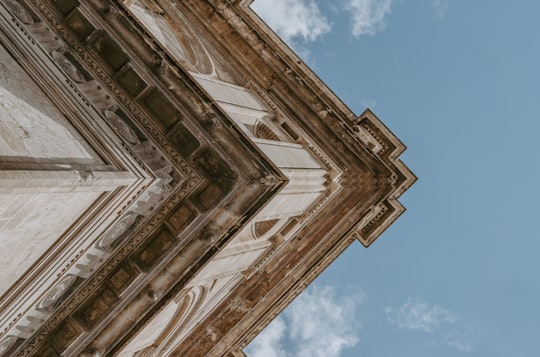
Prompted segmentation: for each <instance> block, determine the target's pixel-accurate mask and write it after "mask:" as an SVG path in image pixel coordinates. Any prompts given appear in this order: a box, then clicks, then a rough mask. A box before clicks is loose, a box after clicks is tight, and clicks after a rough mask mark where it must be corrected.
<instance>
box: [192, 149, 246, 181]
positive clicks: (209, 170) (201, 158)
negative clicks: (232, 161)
mask: <svg viewBox="0 0 540 357" xmlns="http://www.w3.org/2000/svg"><path fill="white" fill-rule="evenodd" d="M193 161H194V162H195V164H197V165H198V167H199V168H200V169H201V170H202V171H203V172H204V173H205V177H207V178H216V179H234V178H236V175H235V174H234V172H233V171H232V170H231V168H230V167H229V166H228V165H227V163H226V162H225V161H224V160H223V159H222V158H221V156H220V155H218V154H217V153H216V152H215V151H214V150H213V149H210V148H205V149H204V150H202V151H201V152H200V153H199V154H198V155H197V157H195V159H194V160H193Z"/></svg>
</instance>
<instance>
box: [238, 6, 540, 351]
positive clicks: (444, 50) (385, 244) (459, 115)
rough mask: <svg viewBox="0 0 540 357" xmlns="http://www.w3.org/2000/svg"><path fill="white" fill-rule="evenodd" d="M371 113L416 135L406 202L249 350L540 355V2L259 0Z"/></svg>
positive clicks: (353, 102)
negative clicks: (404, 209)
mask: <svg viewBox="0 0 540 357" xmlns="http://www.w3.org/2000/svg"><path fill="white" fill-rule="evenodd" d="M253 7H254V8H255V9H256V10H257V11H258V12H259V13H260V15H261V16H262V17H263V18H265V19H266V20H267V21H268V22H269V23H270V24H271V25H272V26H273V28H274V29H275V30H276V31H277V32H278V33H280V34H281V35H282V37H284V38H285V40H286V41H287V42H288V43H289V44H290V45H291V46H292V47H293V48H294V49H295V50H296V51H297V52H299V53H300V54H301V55H302V57H303V58H304V59H305V60H306V62H307V63H308V64H309V65H310V66H311V67H312V68H313V69H314V70H315V72H316V73H317V74H318V75H319V76H320V77H321V78H322V79H323V80H324V81H325V82H326V83H327V84H328V85H329V86H330V88H332V89H333V90H334V91H335V92H336V94H337V95H338V96H339V97H341V98H342V99H343V100H344V101H345V103H347V104H348V105H349V106H350V107H351V109H352V110H353V111H354V112H356V113H357V114H360V113H361V112H362V111H363V110H364V109H365V108H366V107H370V108H371V109H372V110H373V111H374V112H375V113H376V114H377V115H378V116H379V117H380V118H381V120H382V121H383V122H384V123H385V124H386V125H387V126H388V127H389V128H390V129H391V130H392V131H393V132H394V133H395V134H396V135H397V136H398V137H399V138H400V139H401V140H402V141H403V142H404V143H405V144H406V145H407V146H408V150H407V151H406V152H405V153H404V154H403V155H402V157H401V158H402V160H403V161H404V162H405V163H406V164H407V165H408V166H409V167H410V168H411V169H412V170H413V172H415V174H416V175H417V176H418V177H419V181H418V182H417V183H416V184H415V185H414V186H413V187H412V188H411V189H410V190H409V191H408V192H407V193H406V194H405V195H404V196H403V197H402V199H401V202H402V203H403V204H404V205H405V206H406V207H407V209H408V211H407V212H406V213H405V214H404V215H403V216H402V217H401V218H400V219H399V220H398V221H397V222H396V223H394V224H393V226H392V227H391V228H390V229H389V230H388V231H386V232H385V233H384V234H383V235H382V236H381V237H380V238H379V240H378V241H376V242H375V243H374V244H373V245H372V246H371V247H370V248H369V249H364V248H363V247H361V245H360V243H357V244H354V245H353V246H351V247H350V248H349V249H348V251H347V252H346V253H345V254H344V255H343V256H341V257H340V258H339V259H338V261H336V262H335V263H334V264H333V265H332V266H331V267H330V268H329V269H328V270H327V271H325V272H324V273H323V275H321V277H319V279H318V280H317V281H316V282H315V283H314V284H313V286H311V287H310V288H308V290H306V292H305V293H304V294H302V295H301V296H300V297H299V298H298V301H296V302H294V303H293V304H292V305H291V306H290V307H289V308H288V309H287V310H286V311H285V312H284V313H283V314H282V315H280V317H278V319H277V320H276V322H274V323H272V324H271V325H270V326H269V328H268V329H267V330H265V331H264V332H263V334H261V336H260V337H258V338H257V339H256V340H255V341H254V342H253V343H252V344H251V345H250V346H249V347H248V349H247V352H248V354H249V355H250V356H253V357H271V356H301V357H302V356H306V357H307V356H310V357H311V356H314V357H317V356H321V357H322V356H324V357H332V356H347V357H349V356H351V357H352V356H354V357H357V356H370V357H395V356H415V357H424V356H426V357H427V356H429V357H433V356H443V357H445V356H480V357H491V356H493V357H498V356H520V357H527V356H531V357H532V356H535V357H536V356H540V285H539V279H538V277H537V276H538V272H539V271H540V234H539V233H538V229H537V222H538V221H539V219H538V218H537V217H536V216H537V214H538V211H539V210H538V208H537V205H538V202H540V189H539V188H538V186H537V184H538V183H539V182H540V168H539V162H540V160H539V159H538V156H537V151H538V149H537V144H536V143H537V141H538V138H539V134H540V118H539V105H538V104H539V102H540V20H539V18H538V16H539V14H540V1H537V0H517V1H508V0H506V1H502V0H341V1H324V0H316V1H313V0H257V1H256V2H255V3H254V5H253Z"/></svg>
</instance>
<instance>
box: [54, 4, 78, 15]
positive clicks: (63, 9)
mask: <svg viewBox="0 0 540 357" xmlns="http://www.w3.org/2000/svg"><path fill="white" fill-rule="evenodd" d="M54 4H55V5H56V7H57V8H58V9H59V10H60V12H61V13H62V14H63V15H64V16H65V15H67V14H69V12H70V11H71V10H73V9H74V8H75V7H76V6H78V5H79V2H78V1H77V0H56V1H55V2H54Z"/></svg>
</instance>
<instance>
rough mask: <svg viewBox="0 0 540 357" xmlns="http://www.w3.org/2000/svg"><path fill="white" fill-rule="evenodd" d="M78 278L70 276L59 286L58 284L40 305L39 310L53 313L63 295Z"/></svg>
mask: <svg viewBox="0 0 540 357" xmlns="http://www.w3.org/2000/svg"><path fill="white" fill-rule="evenodd" d="M76 279H77V277H76V276H75V275H68V276H66V277H65V278H63V279H62V280H61V281H60V282H59V283H58V284H56V285H55V286H54V287H53V288H52V289H51V290H50V291H49V292H48V293H47V295H45V297H44V298H43V300H41V302H40V303H39V305H38V308H39V309H42V310H47V311H51V310H53V309H54V307H55V305H56V303H57V302H58V301H59V300H60V298H61V297H62V295H64V293H65V292H66V291H67V290H68V289H69V288H70V287H71V286H72V285H73V283H74V282H75V280H76Z"/></svg>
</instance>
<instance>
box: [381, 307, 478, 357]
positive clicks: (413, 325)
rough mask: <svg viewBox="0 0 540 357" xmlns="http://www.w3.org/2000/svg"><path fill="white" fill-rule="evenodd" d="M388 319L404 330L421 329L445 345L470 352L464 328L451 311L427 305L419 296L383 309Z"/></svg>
mask: <svg viewBox="0 0 540 357" xmlns="http://www.w3.org/2000/svg"><path fill="white" fill-rule="evenodd" d="M385 312H386V316H387V318H388V321H389V322H390V323H392V324H394V325H396V326H397V327H399V328H402V329H406V330H417V331H423V332H425V333H427V334H430V335H433V336H435V337H437V338H439V339H440V341H441V342H442V343H444V344H445V345H447V346H449V347H451V348H454V349H457V350H460V351H463V352H470V351H471V349H472V348H471V345H470V344H469V343H468V342H467V341H466V336H465V335H466V328H465V325H464V324H463V322H462V321H460V320H459V319H458V318H457V317H456V316H455V314H454V313H452V312H451V311H449V310H447V309H445V308H443V307H440V306H437V305H429V304H428V303H426V302H425V301H423V300H421V299H419V298H410V297H409V298H408V299H407V302H406V303H405V304H403V305H402V306H400V307H399V308H397V309H396V308H393V307H387V308H386V309H385Z"/></svg>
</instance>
